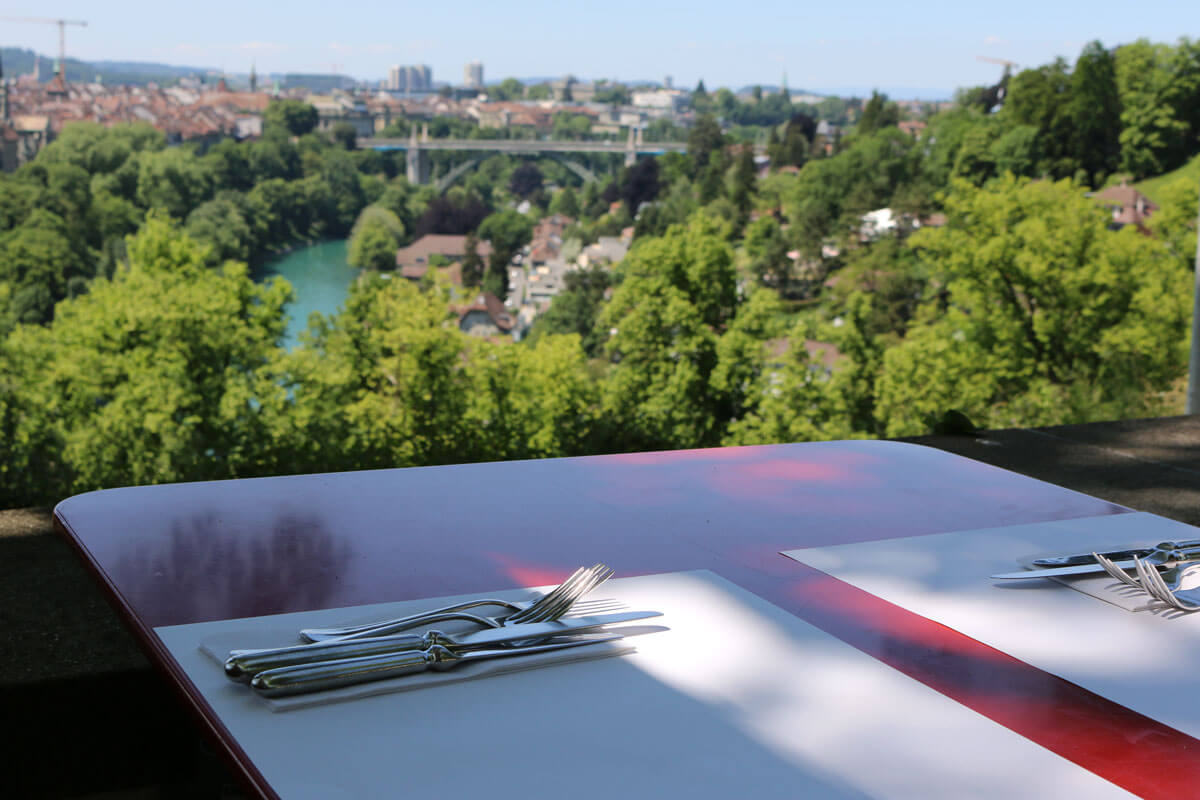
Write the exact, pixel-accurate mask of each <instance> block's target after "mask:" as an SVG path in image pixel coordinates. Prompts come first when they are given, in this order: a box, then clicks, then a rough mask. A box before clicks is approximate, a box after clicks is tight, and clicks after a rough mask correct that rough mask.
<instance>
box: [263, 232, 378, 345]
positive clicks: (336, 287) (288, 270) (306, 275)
mask: <svg viewBox="0 0 1200 800" xmlns="http://www.w3.org/2000/svg"><path fill="white" fill-rule="evenodd" d="M275 275H278V276H280V277H281V278H286V279H287V281H288V283H290V284H291V285H292V289H293V291H295V293H296V297H295V299H294V300H293V301H292V302H291V303H289V304H288V307H287V313H288V317H289V319H288V327H287V334H286V336H285V337H284V342H283V344H284V347H286V348H287V349H288V350H291V349H293V348H294V347H295V346H296V345H297V344H299V343H300V332H301V331H303V330H304V329H305V328H307V327H308V315H309V314H311V313H312V312H314V311H319V312H321V313H322V314H333V313H335V312H336V311H337V310H338V309H339V308H341V307H342V304H343V303H344V302H345V301H346V294H347V292H348V291H349V289H350V284H351V282H352V281H353V280H354V279H355V278H356V277H357V276H358V269H357V268H355V267H352V266H350V265H349V264H347V263H346V240H345V239H339V240H333V241H328V242H320V243H318V244H313V245H308V246H307V247H298V248H296V249H295V250H292V251H291V252H289V253H285V254H284V255H281V256H278V257H276V258H273V259H271V260H270V261H268V262H266V263H265V264H263V265H262V266H260V267H258V268H257V269H256V270H254V278H255V280H258V281H265V280H267V279H268V278H271V277H272V276H275Z"/></svg>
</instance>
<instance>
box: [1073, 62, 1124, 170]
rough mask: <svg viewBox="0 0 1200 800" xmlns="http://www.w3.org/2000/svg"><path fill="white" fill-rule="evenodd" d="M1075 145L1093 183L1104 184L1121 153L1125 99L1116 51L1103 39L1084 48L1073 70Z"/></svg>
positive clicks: (1115, 166)
mask: <svg viewBox="0 0 1200 800" xmlns="http://www.w3.org/2000/svg"><path fill="white" fill-rule="evenodd" d="M1070 114H1071V119H1072V126H1073V131H1074V141H1073V143H1072V146H1073V148H1074V151H1075V155H1076V159H1077V160H1078V161H1079V165H1080V168H1081V169H1082V170H1083V171H1084V172H1086V173H1087V175H1088V180H1089V182H1090V184H1089V185H1091V186H1093V187H1100V186H1102V185H1103V184H1104V179H1105V178H1106V177H1108V176H1109V175H1110V174H1112V173H1113V172H1114V171H1115V170H1116V169H1117V165H1118V162H1119V159H1120V157H1121V144H1120V141H1119V137H1120V134H1121V101H1120V98H1119V97H1118V96H1117V74H1116V67H1115V62H1114V60H1113V57H1112V54H1111V53H1109V52H1108V51H1107V50H1105V49H1104V46H1103V45H1101V44H1100V42H1091V43H1089V44H1088V45H1087V46H1086V47H1084V48H1083V52H1082V53H1080V54H1079V59H1078V60H1077V61H1076V62H1075V71H1074V72H1073V73H1072V74H1071V109H1070Z"/></svg>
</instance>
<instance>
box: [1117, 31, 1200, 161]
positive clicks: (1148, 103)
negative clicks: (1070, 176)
mask: <svg viewBox="0 0 1200 800" xmlns="http://www.w3.org/2000/svg"><path fill="white" fill-rule="evenodd" d="M1188 48H1189V43H1188V42H1187V41H1186V40H1184V42H1181V50H1182V51H1183V53H1184V54H1185V55H1184V56H1183V57H1182V58H1180V56H1179V54H1177V53H1176V51H1174V50H1173V49H1172V48H1171V47H1170V46H1168V45H1163V44H1152V43H1151V42H1149V41H1147V40H1146V39H1139V40H1137V41H1136V42H1133V43H1131V44H1127V45H1123V46H1122V47H1120V48H1118V49H1117V52H1116V58H1115V61H1116V65H1115V69H1116V80H1117V86H1118V91H1119V93H1120V99H1121V104H1122V110H1121V133H1120V145H1121V169H1122V170H1125V171H1127V172H1129V173H1130V174H1131V175H1133V177H1134V178H1143V177H1146V176H1148V175H1158V174H1160V173H1163V172H1167V171H1169V170H1171V169H1173V168H1175V167H1177V166H1179V164H1181V163H1182V162H1183V160H1184V159H1185V158H1186V157H1187V156H1189V155H1191V153H1192V151H1193V146H1194V143H1195V135H1196V133H1197V132H1200V128H1197V127H1195V125H1194V124H1191V125H1189V121H1188V117H1189V116H1190V115H1192V114H1194V113H1195V112H1194V108H1193V107H1194V106H1195V104H1196V101H1197V99H1198V98H1200V63H1196V64H1193V63H1192V61H1193V60H1192V59H1190V58H1188V57H1187V55H1186V53H1187V51H1188Z"/></svg>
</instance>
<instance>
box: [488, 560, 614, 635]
mask: <svg viewBox="0 0 1200 800" xmlns="http://www.w3.org/2000/svg"><path fill="white" fill-rule="evenodd" d="M593 569H595V568H594V567H580V568H579V569H577V570H575V572H573V573H572V574H571V577H569V578H567V579H566V580H565V581H563V582H562V583H560V584H559V585H558V586H556V587H554V588H553V589H551V590H550V591H549V592H547V593H546V594H544V595H542V596H541V597H540V598H538V600H537V602H535V603H533V604H532V605H530V606H528V607H526V608H524V609H522V610H521V611H518V612H516V613H515V614H513V615H511V616H509V617H508V619H507V620H505V621H506V623H507V624H509V625H512V624H514V623H518V622H533V621H536V620H534V619H533V618H534V617H535V616H536V615H537V614H539V613H541V610H542V609H544V608H547V607H548V606H551V605H553V604H555V603H557V602H558V599H559V598H560V597H562V596H563V595H564V594H566V593H567V592H570V591H573V590H574V587H575V586H576V585H577V584H578V583H579V582H580V581H582V580H584V578H585V577H586V576H587V575H588V574H589V573H590V572H591V570H593Z"/></svg>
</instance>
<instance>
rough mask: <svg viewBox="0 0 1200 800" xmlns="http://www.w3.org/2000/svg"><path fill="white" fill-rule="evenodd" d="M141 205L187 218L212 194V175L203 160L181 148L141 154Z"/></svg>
mask: <svg viewBox="0 0 1200 800" xmlns="http://www.w3.org/2000/svg"><path fill="white" fill-rule="evenodd" d="M137 187H138V188H137V201H138V205H140V206H142V207H143V208H147V209H154V208H161V209H164V210H165V211H166V212H167V213H168V214H170V215H171V216H172V217H174V218H175V219H184V218H186V217H187V215H188V213H189V212H190V211H191V210H192V209H193V208H195V207H196V206H198V205H200V204H201V203H203V202H204V201H205V200H207V199H208V198H209V197H210V196H211V195H212V190H213V184H212V176H211V174H210V173H208V172H207V171H206V170H205V169H204V167H203V165H202V164H201V162H200V161H199V159H197V158H196V157H195V156H194V155H192V154H191V153H190V152H189V151H187V150H183V149H180V148H178V147H175V148H171V149H169V150H159V151H157V152H145V153H142V154H141V155H140V156H139V157H138V178H137Z"/></svg>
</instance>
